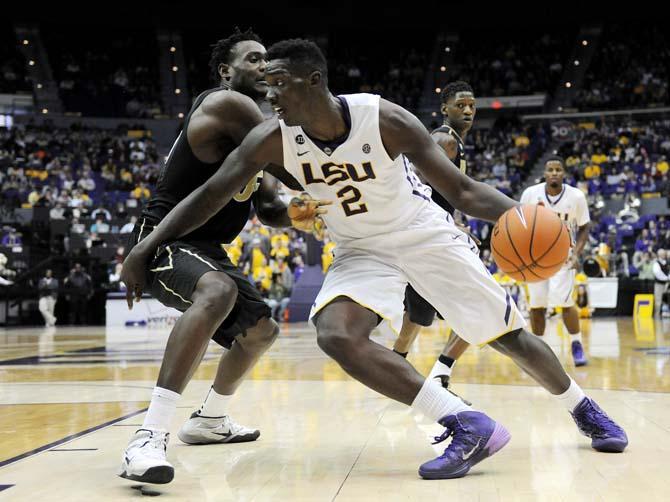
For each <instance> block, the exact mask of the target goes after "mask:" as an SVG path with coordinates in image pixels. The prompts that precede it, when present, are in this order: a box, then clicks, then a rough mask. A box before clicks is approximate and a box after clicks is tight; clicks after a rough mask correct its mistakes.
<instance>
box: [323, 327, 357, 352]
mask: <svg viewBox="0 0 670 502" xmlns="http://www.w3.org/2000/svg"><path fill="white" fill-rule="evenodd" d="M316 333H317V334H316V343H317V345H318V346H319V348H320V349H321V350H323V351H324V352H325V353H326V354H328V355H329V356H330V357H332V358H333V359H335V360H336V361H340V360H341V359H343V358H346V357H347V355H350V354H352V352H353V348H354V347H353V346H354V343H353V338H354V337H353V336H352V335H351V334H350V333H348V332H347V331H346V329H345V328H344V327H343V326H330V325H326V326H319V327H317V331H316Z"/></svg>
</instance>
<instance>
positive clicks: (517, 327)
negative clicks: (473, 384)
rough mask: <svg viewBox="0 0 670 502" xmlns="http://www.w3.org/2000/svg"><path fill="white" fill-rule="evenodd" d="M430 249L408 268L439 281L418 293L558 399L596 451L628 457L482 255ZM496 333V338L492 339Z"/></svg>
mask: <svg viewBox="0 0 670 502" xmlns="http://www.w3.org/2000/svg"><path fill="white" fill-rule="evenodd" d="M438 230H441V229H438ZM442 234H447V232H446V229H445V231H443V232H441V233H438V234H436V237H435V240H437V241H439V240H440V239H444V238H445V237H446V238H447V239H448V238H449V235H442ZM428 244H433V242H427V246H426V251H425V252H424V253H423V254H422V255H421V256H420V257H416V258H415V259H414V260H412V262H411V264H410V265H409V266H408V270H409V272H408V273H409V274H410V280H412V279H413V278H414V277H417V278H418V277H422V276H424V277H427V276H430V277H431V278H432V279H433V280H432V281H426V282H424V283H415V287H416V289H417V292H418V293H419V294H421V295H422V296H423V297H424V298H426V299H427V300H428V301H430V302H431V303H432V304H433V305H435V307H436V308H438V310H439V311H440V313H441V314H442V315H443V316H444V317H445V319H449V321H450V323H451V324H452V325H453V328H454V329H455V330H456V332H458V333H459V335H460V336H461V337H462V338H464V339H465V340H467V341H468V342H470V343H477V344H486V343H489V344H490V345H491V346H492V347H493V348H495V349H496V350H498V351H500V352H502V353H504V354H506V355H508V356H509V357H511V358H512V359H513V360H514V362H515V363H516V364H517V365H518V366H520V367H521V369H523V370H524V371H526V372H527V373H528V374H529V375H530V376H531V377H533V378H534V379H535V380H536V381H537V382H538V383H539V384H540V385H542V386H543V387H545V388H546V389H547V390H548V391H549V392H550V393H551V394H553V395H554V396H556V398H557V400H558V401H559V402H561V403H562V404H564V405H565V406H566V408H567V409H568V411H569V412H570V413H571V414H572V416H573V418H574V419H575V421H576V422H577V425H578V427H579V429H580V431H581V432H582V433H584V434H587V435H588V436H589V437H591V439H592V442H591V445H592V446H593V447H594V448H595V449H597V450H599V451H617V452H620V451H623V449H624V448H625V446H626V445H627V444H628V440H627V438H626V435H625V433H624V431H623V430H622V429H621V428H620V427H619V426H618V425H616V424H615V423H614V422H613V421H612V420H611V419H610V418H609V417H608V416H607V415H606V414H605V413H604V412H603V411H602V410H600V408H598V406H597V405H596V404H595V403H594V402H593V401H592V400H590V399H589V398H587V397H586V396H585V395H584V392H583V391H582V390H581V389H580V388H579V386H578V385H577V384H576V383H575V382H574V381H573V380H572V379H571V378H570V377H569V376H568V375H567V373H566V372H565V370H564V369H563V367H562V366H561V364H560V362H559V361H558V358H557V357H556V355H555V354H554V352H553V351H552V350H551V348H550V347H549V346H548V345H547V344H546V343H544V341H543V340H542V339H541V338H540V337H536V336H533V335H531V334H530V333H529V332H528V331H526V330H525V329H524V328H525V324H526V323H525V321H524V320H523V317H522V316H521V313H520V312H519V310H518V308H517V307H516V305H515V304H514V302H513V301H512V300H511V297H510V295H509V293H507V292H506V291H505V290H504V289H503V288H502V287H500V285H498V284H497V283H496V282H495V280H494V279H493V278H492V277H491V275H490V274H489V273H488V271H487V270H486V269H485V267H484V265H483V264H482V263H481V261H480V260H479V259H478V257H477V256H476V254H474V253H468V252H467V250H468V247H467V246H463V245H462V244H459V243H458V239H452V240H451V242H449V240H446V244H445V245H444V246H443V247H442V248H441V249H440V247H439V246H437V245H433V246H428ZM445 263H448V264H449V266H446V267H445V266H444V264H445ZM438 268H439V269H440V270H442V273H441V274H440V275H439V276H438V275H437V274H433V275H432V276H431V275H430V274H429V272H430V270H431V269H432V270H437V269H438ZM452 290H453V291H458V298H457V300H456V301H454V300H453V299H450V298H449V297H445V296H444V295H442V294H441V291H452ZM491 333H493V334H494V335H493V336H489V335H490V334H491ZM495 333H498V335H497V336H496V335H495ZM500 333H502V335H500Z"/></svg>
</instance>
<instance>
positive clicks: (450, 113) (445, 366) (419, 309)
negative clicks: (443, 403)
mask: <svg viewBox="0 0 670 502" xmlns="http://www.w3.org/2000/svg"><path fill="white" fill-rule="evenodd" d="M441 98H442V107H441V112H442V115H443V116H444V123H443V124H442V126H441V127H438V128H437V129H435V130H434V131H433V132H432V133H431V137H432V138H433V140H434V141H435V142H436V143H437V144H438V145H439V146H440V147H441V148H442V149H443V150H444V151H445V153H446V154H447V156H448V157H449V159H450V160H451V161H452V162H453V163H454V164H455V165H456V167H458V168H459V169H460V170H461V172H463V173H465V172H466V160H465V143H464V142H465V136H466V135H467V133H468V131H469V130H470V128H471V127H472V124H473V121H474V119H475V111H476V106H475V95H474V92H473V90H472V87H470V85H469V84H468V83H466V82H463V81H457V82H451V83H449V84H447V86H446V87H445V88H444V89H443V90H442V95H441ZM426 184H428V183H427V182H426ZM431 197H432V199H433V201H435V203H436V204H437V205H438V206H440V207H441V208H443V209H444V210H445V211H447V212H448V213H449V214H451V215H452V216H453V214H454V207H453V206H452V205H451V204H449V201H448V200H447V199H445V198H444V197H443V196H442V195H440V193H439V192H438V191H437V190H433V191H432V194H431ZM472 245H473V246H476V244H475V243H472ZM405 309H406V312H405V316H404V318H403V322H402V329H401V330H400V336H398V339H397V340H396V342H395V345H394V346H393V351H394V352H397V353H398V354H400V355H401V356H402V357H407V353H408V352H409V349H410V347H411V346H412V344H413V343H414V340H415V339H416V336H417V335H418V334H419V331H420V330H421V327H422V326H430V325H431V324H433V320H434V319H435V314H436V310H435V309H434V308H433V306H432V305H431V304H430V303H428V302H427V301H426V300H424V299H423V298H422V297H421V296H419V295H418V293H417V292H416V290H415V289H414V288H413V287H412V286H411V285H409V284H408V285H407V291H405ZM469 346H470V344H469V343H468V342H466V341H465V340H463V339H462V338H461V337H459V336H458V335H457V334H456V332H455V331H453V330H452V332H451V334H450V335H449V340H448V341H447V344H446V346H445V347H444V350H443V351H442V354H441V355H440V357H439V359H438V360H437V361H436V362H435V365H434V366H433V369H432V370H431V372H430V374H429V375H428V378H439V379H440V382H441V383H442V385H443V386H444V388H447V387H448V385H449V377H450V375H451V369H452V367H453V365H454V363H455V362H456V360H457V359H458V358H459V357H461V355H462V354H463V352H465V350H466V349H467V348H468V347H469Z"/></svg>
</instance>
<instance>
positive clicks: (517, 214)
mask: <svg viewBox="0 0 670 502" xmlns="http://www.w3.org/2000/svg"><path fill="white" fill-rule="evenodd" d="M569 252H570V233H569V231H568V228H567V227H566V226H565V225H564V224H563V222H562V221H561V219H560V217H559V216H558V215H557V214H556V213H555V212H553V211H551V210H550V209H547V208H546V207H544V206H540V205H535V204H524V205H521V206H517V207H513V208H512V209H509V210H507V211H506V212H505V213H504V214H503V215H502V216H501V217H500V219H499V220H498V221H497V223H496V224H495V226H494V227H493V234H492V237H491V253H492V254H493V258H494V259H495V262H496V264H497V265H498V267H499V268H500V269H501V270H502V271H503V272H505V273H506V274H507V275H509V276H510V277H512V278H513V279H516V280H517V281H524V282H538V281H543V280H545V279H548V278H549V277H551V276H552V275H554V274H555V273H556V272H558V271H559V270H560V268H561V267H562V266H563V264H564V263H565V262H566V260H567V259H568V254H569Z"/></svg>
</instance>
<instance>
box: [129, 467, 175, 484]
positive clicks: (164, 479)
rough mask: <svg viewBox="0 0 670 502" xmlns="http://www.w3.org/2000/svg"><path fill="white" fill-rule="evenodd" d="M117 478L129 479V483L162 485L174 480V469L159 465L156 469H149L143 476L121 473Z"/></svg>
mask: <svg viewBox="0 0 670 502" xmlns="http://www.w3.org/2000/svg"><path fill="white" fill-rule="evenodd" d="M119 477H122V478H125V479H129V480H131V481H140V482H142V483H152V484H155V485H164V484H166V483H169V482H170V481H172V480H173V479H174V467H169V466H167V465H161V466H158V467H150V468H149V469H147V470H146V471H145V472H144V474H141V475H138V474H128V472H127V471H125V470H124V471H123V472H121V474H119Z"/></svg>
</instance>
